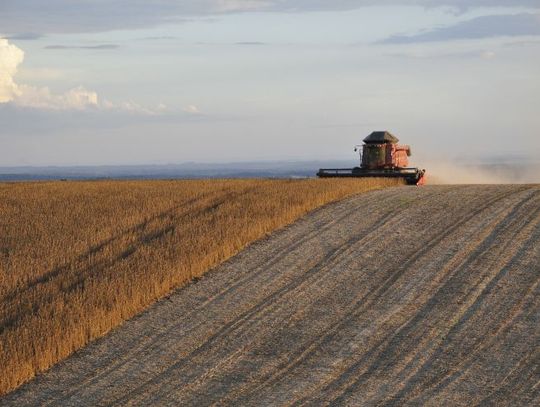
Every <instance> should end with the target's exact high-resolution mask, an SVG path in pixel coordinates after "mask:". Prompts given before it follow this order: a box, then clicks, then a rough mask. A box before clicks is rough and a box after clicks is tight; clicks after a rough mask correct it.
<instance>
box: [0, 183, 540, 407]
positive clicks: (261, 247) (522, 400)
mask: <svg viewBox="0 0 540 407" xmlns="http://www.w3.org/2000/svg"><path fill="white" fill-rule="evenodd" d="M539 281H540V186H433V187H425V188H414V187H411V188H390V189H386V190H383V191H375V192H370V193H367V194H364V195H360V196H355V197H352V198H348V199H345V200H343V201H340V202H338V203H335V204H332V205H330V206H327V207H325V208H322V209H320V210H317V211H315V212H313V213H311V214H309V215H308V216H306V217H304V218H302V219H301V220H299V221H298V222H296V223H295V224H293V225H292V226H290V227H287V228H286V229H283V230H281V231H279V232H277V233H275V234H273V235H271V236H270V237H268V238H266V239H264V240H262V241H259V242H258V243H256V244H254V245H252V246H250V247H249V248H248V249H246V250H244V251H242V252H241V253H240V254H238V255H237V256H235V257H234V258H232V259H231V260H229V261H227V262H225V263H224V264H222V265H221V266H220V267H218V268H217V269H215V270H214V271H212V272H211V273H209V274H207V275H206V276H205V277H203V278H201V279H200V280H199V281H198V282H197V283H196V284H190V285H188V286H186V287H184V288H182V289H180V290H178V291H176V292H175V293H174V294H172V295H171V296H169V297H168V298H167V299H166V300H163V301H160V302H158V303H156V304H154V305H153V306H152V307H150V308H149V309H148V310H147V311H145V312H144V313H143V314H141V315H139V316H138V317H136V318H134V319H132V320H130V321H128V322H126V323H125V324H123V325H122V326H120V327H119V328H117V329H115V330H114V331H113V332H112V333H110V334H109V335H108V336H106V337H104V338H102V339H100V340H98V341H96V342H94V343H93V344H91V345H90V346H88V347H87V348H85V349H84V350H82V351H80V352H78V353H77V354H75V355H74V356H73V357H71V358H69V359H67V360H65V361H64V362H62V363H60V364H58V365H57V366H55V367H54V368H52V369H51V370H50V371H49V372H47V373H46V374H43V375H41V376H39V377H38V378H36V379H35V380H33V381H31V382H29V383H27V384H26V385H24V386H22V387H21V388H19V389H18V390H17V391H16V392H14V393H12V394H10V395H8V396H6V397H4V399H1V400H0V402H1V403H3V404H5V405H17V406H22V405H73V406H78V405H210V404H213V403H217V404H229V405H283V404H287V405H289V404H296V405H299V404H311V405H320V404H338V405H339V404H342V405H380V404H383V405H396V406H401V405H431V406H441V405H463V406H469V405H508V406H516V405H523V406H530V405H538V404H539V403H540V287H539Z"/></svg>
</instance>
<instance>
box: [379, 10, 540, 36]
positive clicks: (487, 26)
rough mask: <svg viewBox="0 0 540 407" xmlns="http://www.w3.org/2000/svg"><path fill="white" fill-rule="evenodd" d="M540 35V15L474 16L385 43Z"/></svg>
mask: <svg viewBox="0 0 540 407" xmlns="http://www.w3.org/2000/svg"><path fill="white" fill-rule="evenodd" d="M529 35H531V36H540V14H530V13H522V14H513V15H493V16H482V17H477V18H473V19H471V20H467V21H463V22H461V23H458V24H456V25H452V26H448V27H441V28H437V29H435V30H431V31H428V32H425V33H421V34H416V35H396V36H392V37H389V38H387V39H386V40H383V41H381V42H382V43H384V44H411V43H419V42H435V41H452V40H463V39H480V38H489V37H500V36H508V37H518V36H529Z"/></svg>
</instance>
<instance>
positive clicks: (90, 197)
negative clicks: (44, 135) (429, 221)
mask: <svg viewBox="0 0 540 407" xmlns="http://www.w3.org/2000/svg"><path fill="white" fill-rule="evenodd" d="M391 185H397V182H396V181H389V180H349V181H347V182H340V183H334V182H329V181H328V180H203V181H188V180H186V181H134V182H51V183H13V184H12V183H6V184H0V366H1V374H0V394H2V393H5V392H6V391H9V390H11V389H13V388H15V387H16V386H18V385H19V384H20V383H22V382H24V381H26V380H28V379H29V378H31V377H33V376H34V375H35V374H36V373H37V372H40V371H43V370H45V369H47V368H49V367H50V366H51V365H53V364H54V363H56V362H58V361H59V360H61V359H63V358H65V357H66V356H68V355H70V354H71V353H72V352H73V351H75V350H77V349H79V348H81V347H82V346H84V345H86V344H87V343H88V342H89V341H91V340H92V339H95V338H97V337H100V336H102V335H103V334H105V333H106V332H108V331H109V330H111V328H113V327H116V326H117V325H118V324H120V323H121V322H122V321H125V320H126V319H128V318H130V317H132V316H134V315H135V314H137V313H139V312H140V311H141V310H143V309H144V308H145V307H147V306H148V305H149V304H151V303H153V302H154V301H156V300H157V299H159V298H161V297H163V296H164V295H166V294H167V293H169V292H170V291H171V290H172V289H174V288H176V287H179V286H181V285H183V284H185V283H186V282H187V281H189V280H191V279H193V278H197V277H200V276H201V275H202V274H203V273H204V272H206V271H207V270H209V269H210V268H212V267H214V266H216V265H218V264H219V263H221V262H222V261H224V260H226V259H228V258H229V257H231V256H232V255H234V254H236V253H238V252H239V251H240V250H241V249H242V248H244V247H245V246H246V245H248V244H249V243H251V242H253V241H254V240H257V239H259V238H261V237H263V236H265V235H266V234H267V233H269V232H271V231H273V230H275V229H277V228H280V227H282V226H284V225H287V224H289V223H291V222H292V221H294V220H295V219H297V218H298V217H300V216H302V215H304V214H306V213H307V212H308V211H310V210H313V209H314V208H317V207H319V206H321V205H324V204H326V203H328V202H331V201H334V200H338V199H341V198H343V197H346V196H349V195H354V194H357V193H360V192H365V191H368V190H371V189H377V188H382V187H385V186H391ZM189 311H190V310H189V309H185V310H184V312H186V313H187V312H189Z"/></svg>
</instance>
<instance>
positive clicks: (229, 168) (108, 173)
mask: <svg viewBox="0 0 540 407" xmlns="http://www.w3.org/2000/svg"><path fill="white" fill-rule="evenodd" d="M356 165H358V163H357V162H354V161H350V160H326V161H325V160H321V161H259V162H236V163H197V162H191V163H189V162H186V163H179V164H154V165H101V166H99V165H98V166H43V167H39V166H34V167H33V166H19V167H0V182H1V181H32V180H61V179H66V180H94V179H95V180H99V179H135V180H137V179H141V180H149V179H199V178H306V177H307V178H312V177H315V176H316V172H317V170H318V169H319V168H351V167H354V166H356ZM419 167H420V168H425V169H426V170H427V174H428V180H429V182H431V183H443V184H448V183H466V184H470V183H488V184H494V183H495V184H498V183H540V161H536V162H519V161H516V162H499V161H493V162H491V163H486V162H484V163H481V162H478V163H475V164H463V163H459V162H447V161H432V162H429V163H426V165H422V166H419ZM337 182H339V181H337Z"/></svg>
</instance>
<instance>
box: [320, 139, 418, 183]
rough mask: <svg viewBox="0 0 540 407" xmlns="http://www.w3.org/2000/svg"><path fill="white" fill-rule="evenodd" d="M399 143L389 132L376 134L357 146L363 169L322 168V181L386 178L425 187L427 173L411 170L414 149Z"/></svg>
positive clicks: (355, 149)
mask: <svg viewBox="0 0 540 407" xmlns="http://www.w3.org/2000/svg"><path fill="white" fill-rule="evenodd" d="M398 143H399V140H398V139H397V138H396V137H395V136H394V135H393V134H391V133H390V132H388V131H374V132H373V133H371V134H370V135H369V136H367V137H366V138H365V139H364V144H362V145H357V146H355V148H354V151H359V152H360V166H359V167H354V168H321V169H320V170H319V172H318V173H317V176H318V177H321V178H340V177H341V178H343V177H347V178H352V177H354V178H362V177H386V178H403V179H405V181H406V182H407V184H409V185H423V184H424V183H425V179H426V175H425V174H426V170H420V169H418V168H411V167H409V157H410V156H411V148H410V147H409V146H407V145H400V144H398Z"/></svg>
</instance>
